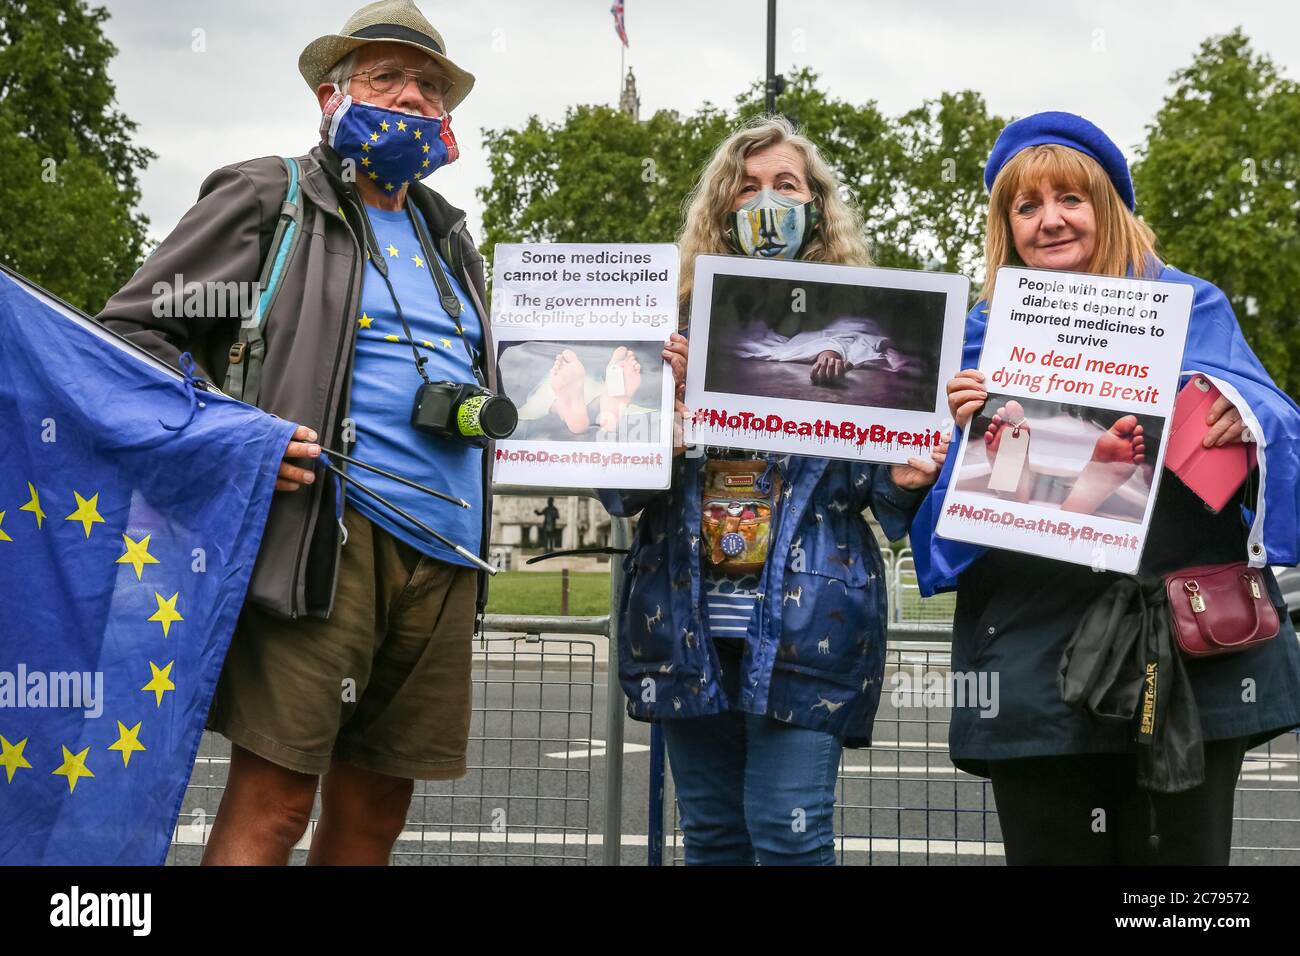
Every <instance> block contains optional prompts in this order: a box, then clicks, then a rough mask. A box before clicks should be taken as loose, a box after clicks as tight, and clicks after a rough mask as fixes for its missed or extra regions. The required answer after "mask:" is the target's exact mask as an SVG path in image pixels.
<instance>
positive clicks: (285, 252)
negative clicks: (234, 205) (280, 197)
mask: <svg viewBox="0 0 1300 956" xmlns="http://www.w3.org/2000/svg"><path fill="white" fill-rule="evenodd" d="M281 162H283V163H284V168H285V171H286V172H287V173H288V176H289V188H288V190H287V191H286V192H285V197H284V202H283V203H282V204H281V206H280V220H279V222H278V223H277V224H276V227H275V234H274V235H273V236H272V237H271V245H270V247H269V251H268V253H267V256H266V259H265V260H264V261H263V262H262V272H261V275H260V276H259V277H258V280H257V287H258V289H259V290H261V291H260V294H259V295H258V298H257V306H256V307H255V308H254V310H253V314H252V315H250V316H248V317H247V318H245V319H244V320H243V321H242V322H240V324H239V339H238V341H236V342H235V344H234V345H232V346H231V347H230V364H229V365H228V366H227V368H226V383H225V387H224V388H223V391H224V392H225V393H226V394H227V395H230V396H231V397H233V398H237V399H239V400H240V401H242V402H247V403H248V404H249V405H256V404H257V400H258V398H259V396H260V394H261V390H262V365H263V363H264V362H265V360H266V339H265V338H263V335H262V331H263V327H264V325H265V322H266V316H267V315H268V314H269V313H270V311H271V307H272V306H273V305H274V304H275V297H276V294H277V293H278V292H279V290H280V282H281V280H282V279H283V278H284V273H285V268H286V265H287V263H288V261H289V258H290V256H292V255H293V250H294V248H295V247H296V246H297V243H298V237H299V235H300V234H301V232H302V201H301V192H302V190H301V186H300V183H299V169H298V161H297V160H296V159H292V158H290V157H287V156H284V157H281Z"/></svg>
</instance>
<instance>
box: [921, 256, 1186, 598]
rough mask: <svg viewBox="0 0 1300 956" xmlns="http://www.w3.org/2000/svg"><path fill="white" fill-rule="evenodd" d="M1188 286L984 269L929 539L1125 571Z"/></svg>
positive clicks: (1157, 454)
mask: <svg viewBox="0 0 1300 956" xmlns="http://www.w3.org/2000/svg"><path fill="white" fill-rule="evenodd" d="M1192 297H1193V289H1192V287H1191V286H1190V285H1186V284H1183V283H1175V282H1159V281H1154V280H1141V279H1121V278H1112V277H1108V276H1096V275H1084V274H1076V273H1068V272H1047V271H1041V270H1035V269H1019V268H1009V267H1008V268H1003V269H1000V270H999V271H998V274H997V282H996V285H995V290H994V295H993V302H992V304H991V306H990V308H989V315H988V326H987V332H986V334H985V337H984V348H983V351H982V353H981V355H980V361H979V370H980V371H981V372H983V373H984V376H985V381H984V385H985V387H986V388H987V389H988V393H989V399H988V402H987V404H986V405H985V406H984V409H983V411H982V412H980V414H978V415H976V416H975V418H974V419H973V420H972V421H971V423H970V425H969V426H968V427H967V429H966V432H965V435H964V436H963V438H962V442H961V447H960V449H959V450H958V459H957V463H956V472H955V474H954V475H953V477H952V480H951V482H950V484H949V487H948V492H947V495H946V497H945V499H944V504H943V513H942V515H941V516H940V519H939V524H938V528H937V533H938V534H939V535H940V536H941V537H944V538H952V539H955V540H958V541H968V542H972V543H975V544H982V545H986V546H989V547H995V548H1005V549H1008V550H1012V551H1025V552H1029V553H1032V554H1038V555H1042V556H1044V557H1048V558H1055V559H1058V560H1061V561H1071V562H1074V563H1077V564H1086V565H1090V566H1091V567H1093V568H1095V569H1097V570H1107V571H1119V572H1123V573H1132V572H1135V571H1136V570H1137V568H1138V565H1139V563H1140V561H1141V558H1142V549H1143V547H1144V545H1145V543H1146V537H1147V531H1148V528H1149V527H1150V523H1151V512H1152V510H1153V509H1154V507H1155V497H1156V488H1157V486H1158V484H1159V482H1158V480H1157V479H1158V477H1159V475H1160V469H1161V468H1162V466H1163V462H1164V455H1165V446H1166V444H1167V441H1168V431H1169V429H1168V427H1167V426H1168V422H1169V419H1170V415H1171V412H1172V410H1173V406H1174V399H1175V397H1176V393H1177V390H1178V379H1179V373H1180V372H1181V370H1182V358H1183V346H1184V343H1185V342H1186V339H1187V323H1188V318H1189V316H1190V314H1191V307H1192Z"/></svg>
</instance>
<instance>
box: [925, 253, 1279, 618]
mask: <svg viewBox="0 0 1300 956" xmlns="http://www.w3.org/2000/svg"><path fill="white" fill-rule="evenodd" d="M1159 278H1160V279H1164V280H1166V281H1169V282H1185V283H1187V284H1189V285H1191V286H1193V287H1194V288H1195V290H1196V294H1195V298H1194V299H1193V301H1192V315H1191V321H1190V323H1189V324H1188V329H1187V346H1186V350H1185V351H1184V353H1183V377H1184V378H1186V377H1187V376H1190V375H1191V374H1192V373H1194V372H1198V373H1200V374H1202V375H1204V376H1205V377H1206V378H1208V379H1210V380H1211V381H1212V382H1214V384H1215V386H1217V387H1218V389H1219V391H1220V392H1222V393H1223V395H1224V396H1226V397H1227V398H1228V399H1229V400H1230V401H1231V402H1232V403H1233V405H1235V406H1236V408H1237V409H1238V410H1239V411H1240V412H1241V415H1242V420H1243V421H1244V422H1245V423H1246V425H1247V426H1248V427H1249V429H1250V432H1251V434H1252V435H1253V436H1254V438H1255V440H1256V441H1257V442H1258V445H1257V446H1256V452H1257V460H1258V464H1259V498H1258V503H1257V506H1256V508H1255V511H1254V513H1253V514H1252V513H1251V512H1249V511H1246V512H1245V514H1244V515H1243V517H1244V518H1245V520H1246V523H1247V524H1248V525H1249V526H1250V531H1249V534H1248V535H1247V538H1246V551H1247V553H1246V554H1244V555H1242V559H1243V560H1245V561H1248V562H1249V563H1250V564H1251V565H1252V566H1254V567H1263V566H1264V565H1265V564H1278V565H1294V564H1297V563H1300V408H1298V407H1297V406H1296V403H1295V401H1294V400H1293V399H1292V398H1291V397H1290V396H1288V395H1287V394H1286V393H1285V392H1283V391H1282V390H1281V389H1279V388H1278V387H1277V386H1276V385H1274V384H1273V380H1272V379H1271V378H1270V377H1269V374H1268V372H1267V371H1265V370H1264V366H1263V365H1261V364H1260V361H1259V359H1258V358H1256V357H1255V353H1254V352H1252V351H1251V349H1250V346H1249V345H1247V344H1246V339H1245V337H1244V336H1243V335H1242V334H1241V326H1239V325H1238V324H1237V318H1236V316H1235V315H1233V312H1232V306H1231V305H1230V304H1229V303H1228V299H1227V297H1226V296H1225V295H1224V294H1223V292H1221V291H1220V290H1219V289H1218V287H1217V286H1215V285H1213V284H1212V283H1209V282H1206V281H1205V280H1204V279H1200V278H1197V277H1196V276H1193V275H1188V274H1187V273H1185V272H1180V271H1179V270H1178V269H1175V268H1174V267H1173V266H1165V267H1164V268H1163V270H1162V271H1161V273H1160V275H1159ZM987 323H988V311H987V303H983V302H981V303H979V304H977V305H976V306H975V308H974V309H972V310H971V312H970V314H969V315H968V316H967V317H966V340H965V345H964V346H963V349H962V365H961V367H962V368H975V367H976V366H977V365H978V364H979V357H980V350H981V349H982V348H983V347H984V329H985V326H986V325H987ZM953 448H954V449H955V448H956V442H955V441H954V443H953ZM956 465H957V455H956V453H955V450H954V453H953V454H952V455H950V456H949V457H948V459H947V460H946V461H945V462H944V465H943V470H942V471H941V472H940V473H939V479H938V480H937V481H936V482H935V484H934V487H933V488H932V489H930V494H929V495H927V496H926V498H925V500H924V501H923V502H922V503H921V507H920V508H919V509H918V511H917V513H916V517H915V518H913V519H912V528H911V544H912V553H913V555H914V556H915V561H916V577H917V583H918V584H919V585H920V588H921V593H922V594H924V595H925V596H927V597H929V596H930V595H932V594H936V593H938V592H939V591H951V590H954V589H955V588H956V587H957V578H958V576H959V575H960V574H961V573H962V572H963V571H965V570H966V569H967V568H969V567H970V566H971V565H972V564H974V563H975V561H976V560H978V559H979V558H980V556H981V555H983V554H984V552H985V551H987V550H988V549H987V548H985V547H983V546H981V545H976V544H967V543H964V542H960V541H950V540H948V539H946V538H940V537H938V536H937V535H935V533H934V530H935V527H936V525H937V524H938V522H939V516H940V514H942V512H943V499H944V495H945V494H946V493H947V490H948V483H949V481H950V480H951V478H952V472H953V469H954V468H955V467H956Z"/></svg>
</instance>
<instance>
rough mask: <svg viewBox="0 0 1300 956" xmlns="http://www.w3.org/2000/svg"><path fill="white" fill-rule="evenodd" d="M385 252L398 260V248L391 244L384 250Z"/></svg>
mask: <svg viewBox="0 0 1300 956" xmlns="http://www.w3.org/2000/svg"><path fill="white" fill-rule="evenodd" d="M384 251H385V252H386V253H388V254H389V255H390V256H392V257H393V258H394V259H396V258H397V246H395V245H393V244H392V243H391V242H390V243H389V244H388V246H387V248H385V249H384Z"/></svg>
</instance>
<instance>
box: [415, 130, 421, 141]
mask: <svg viewBox="0 0 1300 956" xmlns="http://www.w3.org/2000/svg"><path fill="white" fill-rule="evenodd" d="M413 135H414V136H415V138H416V139H421V138H422V134H421V133H420V131H419V130H418V129H417V130H416V131H415V133H414V134H413Z"/></svg>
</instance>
